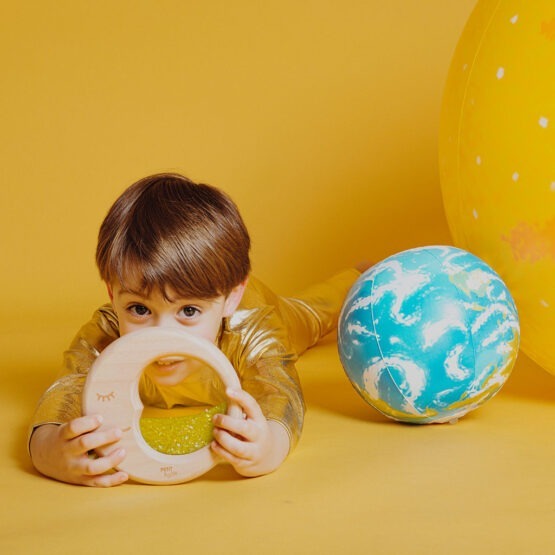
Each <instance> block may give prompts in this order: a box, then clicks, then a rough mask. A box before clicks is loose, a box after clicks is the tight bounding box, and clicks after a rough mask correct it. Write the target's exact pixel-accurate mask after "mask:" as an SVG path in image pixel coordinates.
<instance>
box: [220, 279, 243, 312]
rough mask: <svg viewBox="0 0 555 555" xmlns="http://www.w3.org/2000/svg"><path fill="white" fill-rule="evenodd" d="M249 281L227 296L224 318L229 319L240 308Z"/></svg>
mask: <svg viewBox="0 0 555 555" xmlns="http://www.w3.org/2000/svg"><path fill="white" fill-rule="evenodd" d="M248 281H249V279H248V278H247V279H246V280H245V281H244V282H243V283H240V284H239V285H237V286H235V287H234V288H233V289H232V290H231V293H230V294H229V295H228V296H227V298H226V300H225V304H224V313H223V316H224V318H229V317H230V316H231V315H232V314H233V313H234V312H235V310H236V309H237V307H238V306H239V303H240V302H241V299H242V298H243V293H244V292H245V287H246V286H247V282H248Z"/></svg>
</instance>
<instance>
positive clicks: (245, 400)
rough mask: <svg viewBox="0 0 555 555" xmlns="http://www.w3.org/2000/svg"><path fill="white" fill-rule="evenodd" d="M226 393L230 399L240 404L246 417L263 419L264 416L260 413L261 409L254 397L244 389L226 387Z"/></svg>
mask: <svg viewBox="0 0 555 555" xmlns="http://www.w3.org/2000/svg"><path fill="white" fill-rule="evenodd" d="M226 395H227V396H228V397H229V398H230V399H231V400H232V401H236V402H237V403H238V404H239V405H240V406H241V408H242V409H243V412H244V413H245V414H246V415H247V418H252V419H253V420H261V419H262V420H265V417H264V415H263V414H262V409H261V408H260V406H259V404H258V403H257V402H256V399H255V398H254V397H253V396H252V395H250V394H249V393H247V392H246V391H244V390H240V391H237V390H235V389H228V390H226Z"/></svg>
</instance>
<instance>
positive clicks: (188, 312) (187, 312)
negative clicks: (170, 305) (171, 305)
mask: <svg viewBox="0 0 555 555" xmlns="http://www.w3.org/2000/svg"><path fill="white" fill-rule="evenodd" d="M198 312H199V310H198V308H195V307H194V306H184V307H183V308H182V309H181V313H182V314H183V316H185V318H192V317H193V316H196V314H197V313H198Z"/></svg>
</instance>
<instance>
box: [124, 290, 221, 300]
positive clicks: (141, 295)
mask: <svg viewBox="0 0 555 555" xmlns="http://www.w3.org/2000/svg"><path fill="white" fill-rule="evenodd" d="M115 292H117V293H118V294H119V295H122V296H123V295H127V296H129V297H139V298H140V299H141V300H147V301H148V300H149V299H150V298H151V295H145V294H144V293H139V292H138V291H132V290H130V289H125V288H123V287H118V288H117V289H116V291H115ZM167 300H168V301H169V302H170V303H179V302H183V303H185V304H204V303H211V302H214V301H215V298H214V299H201V298H197V297H169V298H168V299H167Z"/></svg>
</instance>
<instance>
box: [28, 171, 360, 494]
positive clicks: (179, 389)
mask: <svg viewBox="0 0 555 555" xmlns="http://www.w3.org/2000/svg"><path fill="white" fill-rule="evenodd" d="M249 249H250V238H249V235H248V232H247V230H246V228H245V225H244V223H243V220H242V219H241V216H240V214H239V212H238V210H237V207H236V206H235V204H234V203H233V202H232V201H231V200H230V199H229V198H228V197H227V195H226V194H224V193H223V192H222V191H219V190H218V189H216V188H214V187H211V186H209V185H204V184H196V183H193V182H192V181H190V180H188V179H187V178H185V177H183V176H181V175H178V174H158V175H153V176H150V177H146V178H144V179H142V180H140V181H138V182H137V183H135V184H133V185H132V186H131V187H129V188H128V189H127V190H126V191H124V193H123V194H122V195H121V196H120V197H119V198H118V199H117V200H116V202H115V203H114V205H113V206H112V207H111V209H110V210H109V212H108V214H107V216H106V218H105V219H104V222H103V223H102V226H101V228H100V232H99V237H98V246H97V251H96V262H97V265H98V268H99V271H100V275H101V277H102V279H103V281H104V282H105V283H106V287H107V290H108V295H109V297H110V301H111V303H110V304H109V305H104V306H102V307H101V308H100V309H98V310H97V311H96V312H95V313H94V315H93V317H92V320H91V321H90V322H88V323H87V324H85V325H84V326H83V327H82V328H81V330H80V331H79V332H78V334H77V336H76V337H75V339H74V340H73V342H72V344H71V346H70V348H69V350H68V351H66V353H65V357H64V361H65V364H64V374H63V375H62V376H61V377H60V378H59V379H58V380H57V381H56V382H55V383H54V384H53V385H52V386H51V387H50V388H49V389H48V390H47V391H46V392H45V393H44V395H43V397H42V398H41V400H40V402H39V406H38V408H37V410H36V412H35V415H34V417H33V421H32V429H31V438H30V443H29V448H30V453H31V458H32V461H33V464H34V465H35V468H36V469H37V470H38V471H39V472H41V473H42V474H44V475H46V476H50V477H52V478H55V479H58V480H61V481H64V482H69V483H74V484H83V485H89V486H114V485H117V484H121V483H123V482H125V481H126V480H127V479H128V476H127V475H126V474H125V473H124V472H122V471H118V470H115V467H116V466H117V465H118V464H120V463H121V462H122V461H123V459H124V458H125V452H124V450H123V449H121V448H119V447H118V440H119V439H120V438H121V437H122V431H121V430H120V429H110V430H107V431H98V428H99V426H100V424H101V417H100V416H99V415H96V416H82V412H81V396H82V391H83V387H84V383H85V380H86V376H87V372H88V370H89V369H90V367H91V365H92V363H93V362H94V360H95V358H96V357H97V356H98V354H99V353H100V352H101V351H102V350H103V349H104V348H105V347H106V346H107V345H109V344H110V343H111V342H112V341H114V340H115V339H117V338H118V337H120V336H122V335H125V334H126V333H129V332H131V331H134V330H138V329H141V328H145V327H150V326H164V327H168V328H172V327H175V328H184V329H186V330H187V331H188V332H190V333H192V334H194V335H197V336H201V337H203V338H205V339H208V340H209V341H211V342H213V343H214V344H216V345H217V346H218V347H219V348H220V349H221V350H222V351H223V352H224V353H225V355H226V356H227V357H228V358H229V360H230V361H231V363H232V364H233V366H234V368H235V369H236V370H237V373H238V375H239V378H240V381H241V386H242V388H243V389H242V391H228V392H226V394H227V395H228V396H229V398H230V399H232V400H233V401H235V402H236V403H237V404H238V405H239V406H240V407H241V408H242V411H243V413H244V414H243V416H244V418H232V417H231V416H228V415H223V414H218V415H216V416H215V417H214V441H213V442H212V443H211V448H212V449H213V450H214V452H215V453H216V454H217V455H219V456H220V457H221V458H222V459H223V460H224V461H227V462H228V463H230V464H231V465H232V466H233V467H234V469H235V470H236V471H237V472H238V473H239V474H241V475H243V476H258V475H262V474H266V473H269V472H272V471H273V470H275V469H276V468H278V467H279V466H280V464H281V463H282V462H283V461H284V460H285V458H286V457H287V455H288V453H289V451H290V450H291V448H292V447H294V445H295V444H296V443H297V441H298V439H299V436H300V433H301V429H302V425H303V418H304V402H303V397H302V392H301V388H300V384H299V378H298V376H297V372H296V370H295V366H294V364H295V361H296V359H297V358H298V356H299V355H300V354H301V353H302V352H303V351H304V350H306V349H307V348H309V347H310V346H312V345H314V344H315V343H316V342H317V341H318V340H319V339H320V338H321V337H322V336H323V335H325V334H326V333H328V332H329V331H331V330H332V329H334V327H335V326H336V324H337V318H338V314H339V311H340V309H341V305H342V302H343V299H344V297H345V295H346V293H347V292H348V290H349V288H350V287H351V285H352V284H353V282H354V281H355V279H356V278H357V277H358V275H359V272H358V271H356V270H355V269H352V270H349V271H346V272H344V273H342V274H339V275H338V276H335V277H334V278H332V279H330V280H328V281H327V282H325V283H322V284H319V285H316V286H313V287H312V288H310V289H308V290H307V291H305V292H304V293H303V294H302V295H300V296H299V297H296V298H282V297H278V296H276V295H275V294H274V293H272V292H271V291H270V290H269V289H268V288H266V287H265V286H264V285H263V284H262V283H260V282H259V281H257V280H256V279H255V278H253V277H249V272H250V260H249ZM186 365H187V361H177V362H176V361H173V360H171V361H169V360H159V361H157V362H156V363H155V364H153V365H150V366H149V368H150V370H149V372H148V373H146V372H145V373H144V374H143V376H142V378H141V384H140V392H141V397H142V398H143V401H144V402H145V404H151V405H153V406H158V407H163V408H171V407H173V406H176V405H179V400H180V395H181V393H183V395H186V386H187V383H186V382H187V380H186V379H183V378H184V376H185V375H186ZM99 448H104V449H103V453H104V454H103V455H102V456H98V457H97V458H91V457H89V453H90V452H91V451H94V450H95V449H99ZM106 448H107V449H106Z"/></svg>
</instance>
